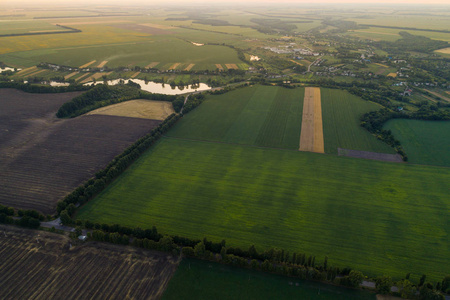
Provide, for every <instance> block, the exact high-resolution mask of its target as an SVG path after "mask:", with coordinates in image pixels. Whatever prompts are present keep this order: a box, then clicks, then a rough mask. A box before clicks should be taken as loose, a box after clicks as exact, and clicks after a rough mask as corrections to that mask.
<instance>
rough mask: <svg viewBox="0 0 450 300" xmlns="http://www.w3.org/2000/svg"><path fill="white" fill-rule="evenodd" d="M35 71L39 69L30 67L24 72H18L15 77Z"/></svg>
mask: <svg viewBox="0 0 450 300" xmlns="http://www.w3.org/2000/svg"><path fill="white" fill-rule="evenodd" d="M35 70H37V67H36V66H32V67H29V68H26V69H23V70H21V71H19V72H17V73H16V74H15V75H25V74H28V73H31V72H34V71H35Z"/></svg>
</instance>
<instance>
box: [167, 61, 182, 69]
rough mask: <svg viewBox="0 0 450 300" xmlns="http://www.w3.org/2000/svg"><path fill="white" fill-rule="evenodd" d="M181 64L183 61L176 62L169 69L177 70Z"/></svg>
mask: <svg viewBox="0 0 450 300" xmlns="http://www.w3.org/2000/svg"><path fill="white" fill-rule="evenodd" d="M179 65H181V63H175V64H173V65H171V66H170V68H169V70H175V69H176V68H178V66H179Z"/></svg>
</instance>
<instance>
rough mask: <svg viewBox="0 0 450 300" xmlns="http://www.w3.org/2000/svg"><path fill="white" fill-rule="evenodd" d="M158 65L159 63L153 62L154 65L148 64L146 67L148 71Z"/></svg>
mask: <svg viewBox="0 0 450 300" xmlns="http://www.w3.org/2000/svg"><path fill="white" fill-rule="evenodd" d="M158 64H159V62H152V63H150V64H148V65H147V66H146V68H147V69H148V68H154V67H156V66H157V65H158Z"/></svg>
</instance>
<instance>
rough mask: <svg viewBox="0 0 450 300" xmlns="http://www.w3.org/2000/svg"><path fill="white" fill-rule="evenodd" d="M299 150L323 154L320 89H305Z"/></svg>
mask: <svg viewBox="0 0 450 300" xmlns="http://www.w3.org/2000/svg"><path fill="white" fill-rule="evenodd" d="M299 150H300V151H309V152H317V153H324V142H323V126H322V105H321V97H320V88H312V87H307V88H305V99H304V102H303V116H302V130H301V133H300V147H299Z"/></svg>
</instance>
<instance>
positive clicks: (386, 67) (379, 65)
mask: <svg viewBox="0 0 450 300" xmlns="http://www.w3.org/2000/svg"><path fill="white" fill-rule="evenodd" d="M374 64H375V65H379V66H382V67H385V68H389V66H386V65H383V64H379V63H374Z"/></svg>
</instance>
